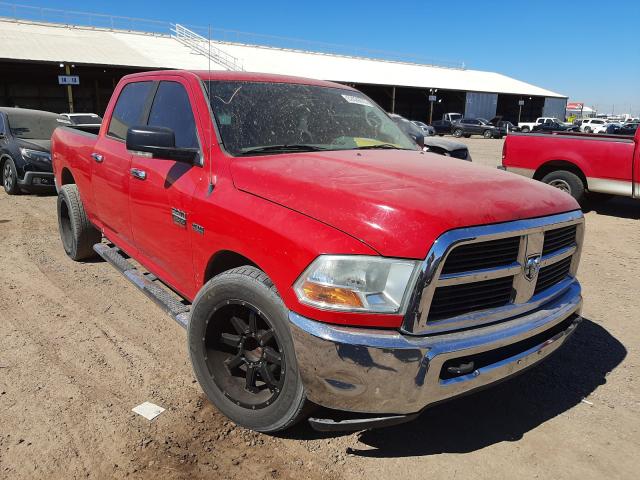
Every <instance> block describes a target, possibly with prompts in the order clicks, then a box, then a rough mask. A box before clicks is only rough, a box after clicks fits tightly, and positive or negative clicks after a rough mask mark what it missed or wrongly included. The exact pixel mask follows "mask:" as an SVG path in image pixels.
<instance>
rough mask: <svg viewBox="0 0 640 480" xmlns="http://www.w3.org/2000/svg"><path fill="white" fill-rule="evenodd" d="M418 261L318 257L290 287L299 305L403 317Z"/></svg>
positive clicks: (361, 256)
mask: <svg viewBox="0 0 640 480" xmlns="http://www.w3.org/2000/svg"><path fill="white" fill-rule="evenodd" d="M419 265H420V262H419V261H416V260H403V259H393V258H382V257H371V256H364V255H353V256H346V255H345V256H343V255H321V256H319V257H318V258H317V259H316V260H315V261H314V262H313V263H312V264H311V265H310V266H309V268H307V269H306V270H305V272H304V273H303V274H302V275H301V276H300V278H298V280H297V281H296V283H295V284H294V290H295V292H296V295H297V296H298V299H299V300H300V302H302V303H306V304H308V305H313V306H314V307H319V308H324V309H330V310H341V311H356V312H375V313H403V312H404V308H405V306H406V303H407V299H408V296H409V290H410V286H411V285H412V284H413V283H414V279H415V277H416V274H417V272H418V267H419Z"/></svg>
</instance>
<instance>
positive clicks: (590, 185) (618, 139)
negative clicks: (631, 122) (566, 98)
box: [502, 129, 640, 202]
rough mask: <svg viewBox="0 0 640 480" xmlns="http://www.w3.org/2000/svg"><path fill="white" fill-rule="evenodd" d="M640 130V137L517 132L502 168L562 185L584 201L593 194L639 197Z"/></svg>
mask: <svg viewBox="0 0 640 480" xmlns="http://www.w3.org/2000/svg"><path fill="white" fill-rule="evenodd" d="M639 145H640V129H638V130H637V131H636V134H635V137H622V136H619V135H596V134H577V135H576V134H562V133H557V134H545V133H539V134H526V135H524V134H512V135H508V136H507V138H506V140H505V142H504V147H503V150H502V169H503V170H507V171H509V172H514V173H517V174H520V175H524V176H526V177H529V178H533V179H535V180H540V181H542V182H544V183H547V184H549V185H552V186H554V187H556V188H559V189H561V190H563V191H565V192H567V193H569V194H570V195H572V196H573V197H574V198H575V199H576V200H578V201H580V202H582V201H583V200H585V199H586V198H587V196H588V194H589V193H596V194H600V195H602V194H604V195H621V196H624V197H632V198H640V147H639Z"/></svg>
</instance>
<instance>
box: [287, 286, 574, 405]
mask: <svg viewBox="0 0 640 480" xmlns="http://www.w3.org/2000/svg"><path fill="white" fill-rule="evenodd" d="M581 307H582V296H581V293H580V285H579V284H578V282H574V283H572V284H571V286H570V287H569V288H568V289H567V290H566V291H565V292H564V293H563V294H562V295H560V296H558V297H556V298H555V299H553V300H552V301H550V302H549V303H547V304H545V305H543V306H541V307H540V308H538V309H537V310H534V311H532V312H528V313H527V314H525V315H522V316H519V317H517V318H514V319H511V320H509V321H505V322H501V323H498V324H494V325H490V326H485V327H479V328H474V329H470V330H464V331H458V332H452V333H447V334H439V335H431V336H420V337H418V336H409V335H403V334H401V333H398V332H396V331H388V330H373V329H363V328H350V327H339V326H335V325H327V324H325V323H320V322H316V321H314V320H310V319H308V318H305V317H302V316H300V315H298V314H296V313H294V312H290V313H289V320H290V322H291V324H292V333H293V340H294V344H295V349H296V356H297V359H298V365H299V369H300V373H301V376H302V380H303V383H304V385H305V388H306V390H307V396H308V398H309V399H310V400H311V401H313V402H314V403H317V404H319V405H322V406H324V407H329V408H334V409H338V410H345V411H351V412H362V413H376V414H391V413H393V414H410V413H415V412H418V411H420V410H422V409H423V408H425V407H426V406H428V405H432V404H434V403H438V402H441V401H443V400H446V399H449V398H452V397H456V396H458V395H462V394H466V393H469V392H472V391H474V390H478V389H481V388H484V387H487V386H489V385H491V384H493V383H496V382H499V381H501V380H504V379H506V378H508V377H511V376H513V375H515V374H517V373H520V372H522V371H523V370H525V369H527V368H528V367H531V366H533V365H535V364H536V363H538V362H539V361H541V360H542V359H544V358H545V357H547V356H548V355H550V354H551V353H552V352H554V351H555V350H557V349H558V348H559V347H560V346H561V345H562V344H563V343H564V342H565V341H566V339H567V338H568V337H569V335H570V334H571V333H573V331H574V330H575V328H576V327H577V325H578V324H579V323H580V321H581V317H580V310H581ZM471 360H475V361H476V363H475V364H476V365H477V368H475V369H474V370H473V371H471V372H470V373H467V374H464V375H457V376H453V377H452V376H451V375H448V374H446V373H444V374H443V373H442V372H446V371H447V369H448V367H447V366H448V365H458V364H461V363H465V362H467V363H468V362H469V361H471Z"/></svg>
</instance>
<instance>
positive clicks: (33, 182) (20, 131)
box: [0, 107, 70, 195]
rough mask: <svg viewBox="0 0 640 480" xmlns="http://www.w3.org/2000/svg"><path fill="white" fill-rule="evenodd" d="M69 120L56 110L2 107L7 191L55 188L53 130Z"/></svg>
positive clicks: (0, 140)
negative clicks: (52, 162) (52, 158)
mask: <svg viewBox="0 0 640 480" xmlns="http://www.w3.org/2000/svg"><path fill="white" fill-rule="evenodd" d="M69 123H70V122H69V121H68V120H66V119H64V118H62V117H61V116H59V115H58V114H56V113H51V112H41V111H39V110H28V109H25V108H9V107H0V172H1V175H2V185H3V187H4V190H5V192H7V193H8V194H9V195H16V194H19V193H20V192H36V191H47V190H49V191H53V190H54V188H55V185H54V182H53V170H52V169H51V153H50V151H51V134H52V133H53V131H54V130H55V128H56V127H58V126H60V125H65V124H69Z"/></svg>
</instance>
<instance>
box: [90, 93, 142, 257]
mask: <svg viewBox="0 0 640 480" xmlns="http://www.w3.org/2000/svg"><path fill="white" fill-rule="evenodd" d="M153 86H154V83H153V82H133V83H128V84H126V85H125V86H124V87H123V89H122V90H121V91H120V92H119V95H118V100H117V102H116V105H115V107H114V110H113V113H112V115H111V120H110V122H109V125H108V128H107V130H106V131H105V132H104V134H103V133H101V134H100V137H99V138H98V141H97V142H96V145H95V148H94V151H93V152H91V153H90V156H91V158H90V162H91V165H92V167H91V168H92V176H91V184H92V188H93V198H94V202H95V206H96V210H97V212H98V218H99V219H100V221H101V222H102V227H103V230H104V234H105V236H106V237H107V238H109V239H111V240H112V241H114V242H116V243H117V244H118V245H119V246H120V247H122V248H123V249H124V250H125V251H127V250H128V251H129V253H133V252H134V251H135V248H134V247H133V245H132V244H133V238H132V231H131V214H130V210H129V176H130V174H129V169H130V168H131V153H130V152H129V151H127V148H126V144H125V140H126V136H127V129H128V128H129V127H130V126H132V125H138V124H139V123H140V122H141V121H142V119H143V118H144V117H145V115H146V114H145V110H148V102H149V101H150V98H151V93H152V90H153ZM116 94H117V92H116Z"/></svg>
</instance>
